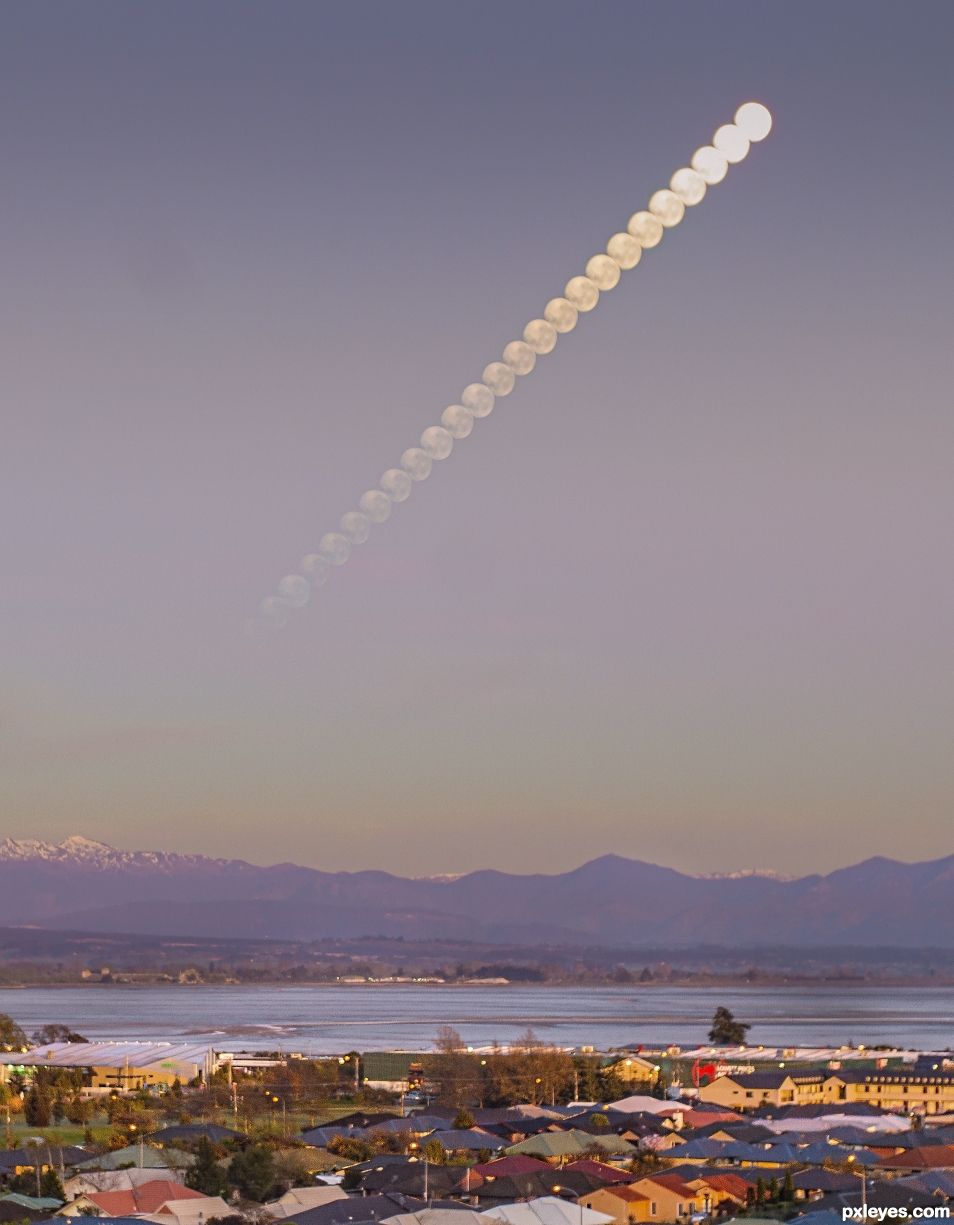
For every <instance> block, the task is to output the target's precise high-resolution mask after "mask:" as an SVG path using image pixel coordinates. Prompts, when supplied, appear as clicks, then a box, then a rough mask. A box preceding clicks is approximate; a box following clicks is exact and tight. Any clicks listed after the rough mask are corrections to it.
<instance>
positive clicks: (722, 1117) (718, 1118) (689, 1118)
mask: <svg viewBox="0 0 954 1225" xmlns="http://www.w3.org/2000/svg"><path fill="white" fill-rule="evenodd" d="M682 1117H683V1119H684V1120H685V1123H686V1126H687V1127H708V1126H709V1124H710V1123H739V1122H741V1119H742V1116H741V1115H740V1114H736V1113H735V1111H734V1110H696V1109H692V1110H687V1111H686V1113H685V1114H684V1115H683V1116H682Z"/></svg>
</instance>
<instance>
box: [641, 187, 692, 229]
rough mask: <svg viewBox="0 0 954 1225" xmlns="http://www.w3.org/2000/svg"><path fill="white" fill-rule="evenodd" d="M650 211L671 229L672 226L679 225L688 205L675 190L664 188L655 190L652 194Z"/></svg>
mask: <svg viewBox="0 0 954 1225" xmlns="http://www.w3.org/2000/svg"><path fill="white" fill-rule="evenodd" d="M649 211H650V212H651V213H653V214H654V216H656V217H658V218H659V220H660V221H661V222H662V224H663V225H664V226H665V227H666V228H667V229H669V228H670V227H671V226H674V225H678V224H679V222H680V221H682V219H683V217H685V215H686V206H685V205H684V204H683V202H682V201H681V200H680V199H679V197H678V196H677V195H676V193H675V192H674V191H667V190H666V189H665V188H663V190H662V191H655V192H653V194H652V196H650V198H649Z"/></svg>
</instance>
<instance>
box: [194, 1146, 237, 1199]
mask: <svg viewBox="0 0 954 1225" xmlns="http://www.w3.org/2000/svg"><path fill="white" fill-rule="evenodd" d="M185 1181H186V1186H187V1187H191V1188H192V1190H193V1191H201V1192H202V1194H203V1195H224V1194H225V1193H226V1191H227V1190H228V1187H229V1180H228V1176H227V1175H226V1173H225V1170H223V1169H222V1167H221V1166H220V1165H219V1159H218V1156H217V1154H216V1151H215V1147H214V1145H213V1144H212V1141H211V1140H210V1139H209V1138H208V1136H200V1137H199V1139H198V1140H197V1142H196V1145H195V1161H194V1162H193V1163H192V1165H191V1167H190V1168H189V1171H188V1173H187V1174H186V1179H185Z"/></svg>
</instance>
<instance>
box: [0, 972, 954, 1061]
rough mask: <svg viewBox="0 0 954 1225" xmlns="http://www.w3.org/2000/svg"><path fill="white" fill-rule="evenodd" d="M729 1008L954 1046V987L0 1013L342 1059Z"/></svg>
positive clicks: (129, 992) (688, 1029)
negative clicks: (443, 1040)
mask: <svg viewBox="0 0 954 1225" xmlns="http://www.w3.org/2000/svg"><path fill="white" fill-rule="evenodd" d="M719 1004H726V1005H727V1006H728V1007H729V1008H731V1009H732V1011H733V1012H734V1013H735V1014H736V1016H737V1017H739V1018H740V1019H741V1020H745V1021H749V1022H750V1023H751V1025H752V1029H751V1031H750V1033H749V1040H750V1041H751V1042H762V1043H764V1044H765V1045H776V1044H781V1045H793V1044H795V1043H801V1044H807V1045H813V1046H814V1045H829V1044H831V1045H840V1044H841V1043H844V1042H854V1043H861V1042H863V1043H868V1044H874V1043H879V1042H887V1043H897V1044H898V1045H900V1046H907V1047H914V1048H921V1049H925V1048H926V1049H935V1050H937V1049H946V1048H948V1047H954V987H937V988H916V989H913V988H912V989H897V988H894V989H884V988H877V987H849V988H845V987H836V986H827V985H819V986H817V987H812V988H807V987H804V986H800V987H798V988H765V987H749V988H745V987H742V988H735V989H732V990H726V989H723V988H721V987H712V988H688V987H670V988H667V987H644V988H633V987H518V986H511V987H501V986H495V987H492V986H488V987H440V986H430V987H415V986H374V987H367V986H349V987H259V986H254V987H245V986H242V987H184V986H183V987H178V986H163V987H124V986H92V987H55V988H50V987H47V988H25V989H20V990H16V989H0V1012H8V1013H10V1015H11V1016H13V1017H14V1018H15V1019H16V1020H17V1021H19V1022H20V1024H21V1025H22V1026H23V1028H24V1029H25V1030H26V1031H27V1032H28V1033H29V1032H32V1031H33V1030H34V1029H36V1028H38V1027H39V1026H40V1025H43V1024H45V1023H46V1022H48V1021H61V1022H65V1023H67V1024H69V1025H72V1026H75V1027H76V1028H77V1029H79V1030H80V1031H81V1032H82V1033H83V1034H85V1035H86V1036H87V1037H88V1038H120V1037H127V1038H138V1039H147V1038H172V1037H179V1036H182V1035H189V1036H194V1037H196V1038H197V1039H205V1038H208V1039H209V1040H210V1041H211V1042H212V1043H214V1045H215V1046H217V1047H219V1048H220V1049H224V1050H228V1049H233V1050H237V1049H248V1048H250V1047H254V1048H262V1047H265V1046H268V1047H270V1048H273V1049H274V1048H282V1049H287V1050H300V1051H304V1052H306V1053H310V1054H328V1053H334V1052H337V1051H342V1050H349V1049H351V1048H358V1049H363V1050H372V1049H381V1048H394V1049H409V1050H426V1049H428V1048H430V1047H431V1046H432V1044H433V1040H434V1036H435V1033H436V1030H437V1027H438V1026H439V1025H442V1024H448V1025H453V1026H454V1027H455V1028H456V1029H458V1030H459V1031H460V1033H461V1035H462V1036H463V1038H464V1040H465V1041H466V1042H468V1043H470V1044H472V1045H474V1046H479V1045H483V1044H486V1043H491V1042H493V1041H498V1042H500V1043H506V1042H508V1041H510V1040H512V1039H513V1038H516V1037H517V1036H518V1035H519V1034H520V1033H522V1032H523V1031H524V1030H525V1029H526V1028H527V1026H528V1025H529V1026H532V1027H533V1029H534V1030H535V1031H536V1032H537V1033H538V1034H539V1036H540V1037H541V1038H544V1039H546V1040H547V1041H549V1042H553V1043H556V1044H559V1045H565V1046H578V1045H583V1044H590V1045H593V1046H595V1047H597V1048H599V1049H604V1050H605V1049H607V1048H608V1047H612V1046H622V1045H623V1044H625V1043H631V1042H643V1043H647V1044H653V1045H655V1044H657V1043H669V1042H675V1043H679V1044H680V1045H682V1046H689V1045H695V1044H697V1043H700V1042H702V1041H704V1040H705V1035H706V1031H707V1030H708V1028H709V1019H710V1018H711V1016H712V1013H713V1012H714V1010H715V1008H716V1006H717V1005H719Z"/></svg>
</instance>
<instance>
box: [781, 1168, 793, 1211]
mask: <svg viewBox="0 0 954 1225" xmlns="http://www.w3.org/2000/svg"><path fill="white" fill-rule="evenodd" d="M794 1198H795V1181H794V1179H793V1178H792V1171H791V1170H786V1171H785V1181H784V1182H783V1183H782V1199H783V1200H784V1202H785V1203H786V1204H790V1203H791V1202H792V1200H794Z"/></svg>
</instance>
